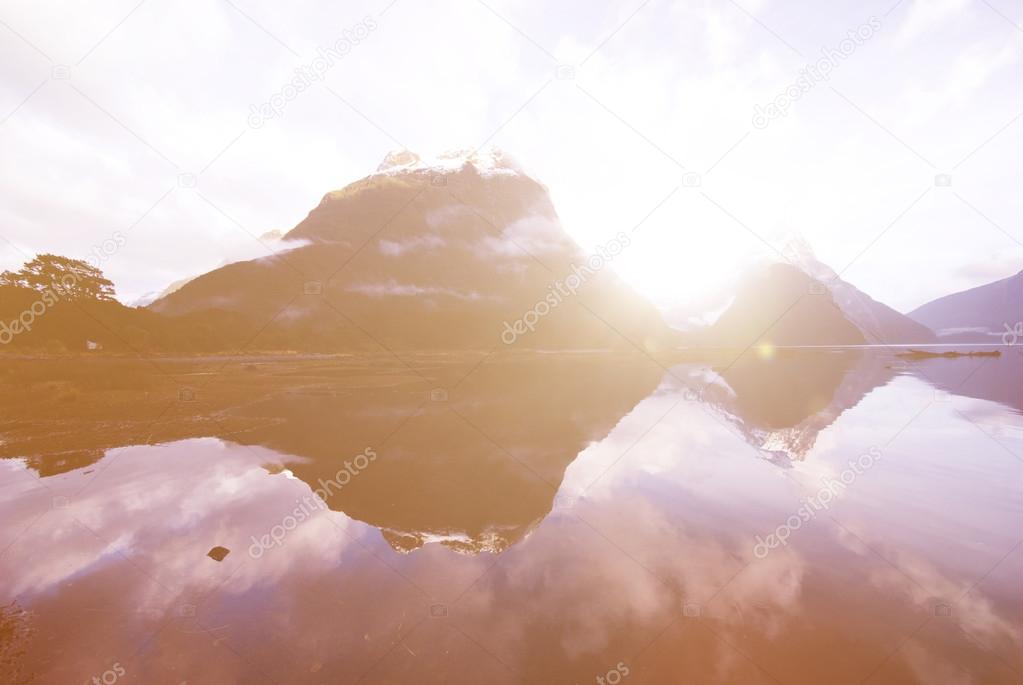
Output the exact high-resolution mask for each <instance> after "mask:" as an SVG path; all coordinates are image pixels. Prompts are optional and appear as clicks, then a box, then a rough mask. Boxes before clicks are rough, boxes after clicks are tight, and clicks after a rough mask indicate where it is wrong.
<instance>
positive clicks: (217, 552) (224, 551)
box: [206, 546, 231, 561]
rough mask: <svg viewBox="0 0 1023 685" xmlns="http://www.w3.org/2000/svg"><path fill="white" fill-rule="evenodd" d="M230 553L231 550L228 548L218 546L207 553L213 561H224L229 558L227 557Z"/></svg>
mask: <svg viewBox="0 0 1023 685" xmlns="http://www.w3.org/2000/svg"><path fill="white" fill-rule="evenodd" d="M230 553H231V550H229V549H228V548H227V547H220V546H217V547H214V548H213V549H211V550H210V551H209V552H207V553H206V556H208V557H209V558H210V559H213V560H214V561H223V560H224V558H225V557H227V555H228V554H230Z"/></svg>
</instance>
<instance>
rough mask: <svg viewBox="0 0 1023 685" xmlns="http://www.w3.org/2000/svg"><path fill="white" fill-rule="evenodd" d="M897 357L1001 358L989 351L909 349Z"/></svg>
mask: <svg viewBox="0 0 1023 685" xmlns="http://www.w3.org/2000/svg"><path fill="white" fill-rule="evenodd" d="M897 356H899V357H905V358H907V359H938V358H941V359H956V358H958V357H1001V356H1002V353H1001V351H1000V350H990V351H976V352H959V351H957V350H948V351H946V352H929V351H927V350H914V349H912V348H910V350H909V351H908V352H899V354H898V355H897Z"/></svg>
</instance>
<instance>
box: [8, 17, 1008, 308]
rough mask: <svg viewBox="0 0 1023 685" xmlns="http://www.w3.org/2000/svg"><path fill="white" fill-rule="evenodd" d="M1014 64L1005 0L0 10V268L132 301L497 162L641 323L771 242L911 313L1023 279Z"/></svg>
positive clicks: (737, 268)
mask: <svg viewBox="0 0 1023 685" xmlns="http://www.w3.org/2000/svg"><path fill="white" fill-rule="evenodd" d="M330 48H333V50H334V52H333V54H330V53H327V52H326V51H327V50H328V49H330ZM1021 58H1023V6H1021V5H1020V4H1019V3H1018V2H1013V1H1012V0H927V1H924V0H901V1H899V0H886V1H885V2H869V1H866V2H861V1H855V2H854V1H849V2H826V3H824V2H819V1H812V0H786V1H783V0H738V1H737V2H732V1H731V0H677V1H671V0H647V1H643V0H632V1H629V2H618V3H614V2H605V1H603V0H565V1H563V2H557V3H540V2H526V1H525V0H486V2H482V1H480V0H435V1H432V2H429V3H425V2H416V1H415V0H365V1H363V0H356V1H354V2H344V3H338V2H326V1H313V0H297V1H294V2H288V3H279V2H270V1H269V0H194V1H192V2H188V3H180V2H170V0H142V1H141V2H139V1H138V0H125V1H120V0H117V1H107V0H94V1H92V2H89V3H68V2H65V3H56V2H47V1H45V0H0V151H2V152H0V268H15V267H17V266H19V265H20V264H21V263H22V262H24V261H26V260H27V259H28V258H30V257H31V256H33V255H34V254H36V253H40V252H55V253H59V254H64V255H67V256H72V257H79V258H88V257H90V256H92V257H93V261H96V262H98V263H99V264H100V266H101V268H102V269H103V270H104V272H105V273H106V274H107V275H108V276H109V277H110V278H111V279H112V280H113V281H114V282H115V284H116V286H117V290H118V294H119V297H120V298H121V299H122V301H127V302H130V301H132V300H134V299H135V298H137V297H139V296H142V295H144V294H146V293H149V292H153V291H159V290H162V289H163V288H164V287H165V286H167V285H168V284H169V283H171V282H173V281H176V280H179V279H181V278H185V277H190V276H194V275H197V274H199V273H203V272H205V271H208V270H210V269H212V268H216V267H217V266H219V265H221V264H223V263H225V262H227V261H234V260H238V259H248V258H255V257H259V256H262V255H265V254H266V253H267V250H268V244H270V243H269V241H267V240H262V241H261V240H259V237H260V236H263V235H264V234H266V233H268V232H270V231H275V230H276V231H282V232H286V231H287V230H289V229H290V228H292V227H293V226H295V225H296V224H297V223H298V222H299V221H301V220H302V219H303V218H304V217H305V215H306V214H307V213H308V212H309V210H311V209H312V208H313V207H314V206H315V205H316V204H317V203H318V202H319V200H320V198H321V197H322V196H323V195H324V194H325V193H326V192H328V191H330V190H334V189H338V188H341V187H343V186H344V185H346V184H348V183H350V182H352V181H355V180H358V179H359V178H361V177H363V176H365V175H367V174H369V173H372V172H373V171H374V170H375V169H376V167H377V165H378V164H379V163H380V162H381V160H382V159H383V158H384V156H385V155H386V154H387V153H388V152H389V151H391V150H395V149H401V148H408V149H411V150H414V151H418V152H421V153H424V154H435V153H438V152H442V151H444V150H447V149H453V148H476V147H480V146H497V147H499V148H501V149H502V150H504V151H506V152H507V153H509V154H511V155H513V156H514V157H515V158H516V159H517V160H518V162H519V163H520V164H521V165H522V167H524V168H525V169H526V170H528V172H529V173H530V174H531V175H533V176H534V177H536V178H537V179H539V180H540V181H542V182H543V183H544V184H545V185H546V186H547V187H548V188H549V189H550V193H551V196H552V199H553V201H554V205H555V207H556V208H557V211H558V213H559V215H560V217H561V219H562V222H563V224H564V227H565V229H566V230H567V231H568V232H569V233H570V234H571V235H572V237H573V238H574V239H575V240H576V241H578V242H579V243H580V244H581V245H582V246H583V247H584V248H586V249H593V248H595V247H596V246H597V245H600V244H602V243H604V242H606V241H607V240H608V239H609V238H610V237H611V236H613V235H614V234H615V233H617V232H618V231H622V230H626V231H634V233H633V236H634V239H633V241H632V245H631V246H630V247H629V248H628V250H627V251H626V252H625V253H623V254H622V255H621V256H620V257H618V258H616V260H615V264H614V268H615V269H616V270H617V271H618V272H619V273H620V274H621V275H623V276H624V277H625V278H626V279H627V280H628V281H630V282H631V283H632V284H633V285H634V286H635V287H636V288H637V289H638V290H640V291H641V292H643V293H644V294H646V295H647V296H649V297H650V298H652V299H653V300H654V301H655V302H656V303H657V304H659V305H660V306H661V307H662V308H664V310H665V311H667V312H686V313H687V315H688V314H690V313H692V312H699V311H702V310H706V309H709V308H713V307H714V306H717V305H718V304H720V293H721V292H723V290H724V289H725V285H726V284H727V283H729V281H731V280H733V279H735V278H736V277H737V276H738V275H740V274H741V273H742V272H743V270H744V268H747V267H748V265H749V263H750V262H751V261H752V260H757V259H762V258H765V257H767V258H778V256H779V254H782V255H783V254H785V250H786V245H788V244H789V242H790V241H791V240H793V239H794V238H799V239H801V240H804V241H806V243H808V244H809V245H811V246H812V248H813V250H814V252H815V254H816V256H817V257H818V258H819V259H820V260H821V261H823V262H825V263H827V264H828V265H830V266H831V267H832V268H834V269H835V271H837V272H839V273H840V274H841V275H842V277H843V278H844V279H845V280H848V281H850V282H851V283H853V284H854V285H856V286H858V287H859V288H861V289H862V290H864V291H866V292H867V293H868V294H870V295H872V296H873V297H875V298H876V299H879V300H881V301H883V302H886V303H887V304H890V305H891V306H893V307H895V308H896V309H899V310H900V311H908V310H911V309H913V308H914V307H917V306H919V305H921V304H923V303H924V302H927V301H929V300H931V299H933V298H935V297H939V296H941V295H944V294H947V293H950V292H954V291H958V290H962V289H965V288H969V287H973V286H976V285H980V284H983V283H986V282H989V281H992V280H995V279H998V278H1003V277H1006V276H1009V275H1012V274H1014V273H1016V272H1017V271H1019V270H1020V269H1023V226H1021V223H1023V222H1021V217H1023V194H1021V193H1020V192H1019V190H1018V185H1019V179H1020V173H1019V172H1020V164H1021V161H1020V160H1021V159H1023V154H1021V153H1023V88H1021V87H1020V86H1021V85H1023V62H1021ZM312 69H315V70H317V72H318V75H319V77H320V78H317V79H309V86H308V87H304V88H303V89H302V90H301V91H298V90H291V89H290V88H289V89H285V86H286V85H288V84H289V83H290V82H291V81H292V79H294V78H295V77H296V70H312ZM304 73H309V72H308V71H305V72H304ZM786 93H788V95H786ZM779 98H783V99H784V101H781V100H779ZM264 103H270V104H271V106H272V107H273V109H268V108H267V107H266V106H264ZM270 247H272V244H270Z"/></svg>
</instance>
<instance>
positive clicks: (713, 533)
mask: <svg viewBox="0 0 1023 685" xmlns="http://www.w3.org/2000/svg"><path fill="white" fill-rule="evenodd" d="M1001 351H1002V354H1001V356H1000V357H962V358H933V359H930V358H925V359H920V358H911V357H906V356H903V355H902V354H901V353H900V351H899V350H897V349H819V350H773V349H760V350H748V351H745V352H744V353H742V354H740V355H737V356H732V355H724V354H722V355H719V356H717V357H714V358H697V357H696V356H690V357H686V356H685V355H684V354H679V355H678V356H677V357H676V358H671V359H661V358H659V359H657V360H654V359H653V358H651V357H649V356H647V355H646V354H642V353H639V352H637V353H636V354H634V355H627V354H617V355H611V354H604V353H586V352H579V353H574V354H549V355H525V354H509V353H501V354H497V355H483V354H480V355H475V356H472V357H471V358H470V357H459V356H454V355H433V356H429V355H411V354H410V355H401V354H398V355H396V356H395V357H390V356H386V355H381V356H379V357H373V358H367V357H301V358H300V357H295V358H289V357H287V356H281V357H264V358H249V359H247V358H228V357H224V358H207V359H199V360H196V359H185V358H182V359H154V360H130V359H92V360H77V361H76V360H46V359H5V360H4V361H2V362H0V383H2V385H3V390H4V392H3V394H2V395H3V399H2V400H0V404H2V405H3V409H4V412H3V415H2V417H0V457H2V459H0V515H2V517H3V521H4V525H3V526H2V531H0V604H2V605H3V615H2V617H0V680H2V681H3V682H4V683H22V682H24V683H83V682H93V681H92V680H91V679H92V678H97V679H98V680H97V681H96V682H108V683H110V682H113V681H115V680H125V681H129V682H139V683H146V684H162V683H167V684H169V685H182V684H184V683H187V684H188V685H198V684H203V683H243V682H244V683H261V682H266V683H324V684H325V683H367V684H369V683H413V682H414V683H419V684H421V683H566V684H567V683H600V684H602V685H603V683H608V684H610V685H618V683H630V684H631V683H637V684H638V683H658V684H660V683H744V684H745V683H783V684H799V683H821V682H827V683H862V682H868V683H984V684H989V683H1019V682H1023V584H1021V582H1020V578H1021V576H1023V546H1021V543H1023V414H1021V411H1023V387H1021V383H1020V380H1021V379H1023V355H1021V354H1020V352H1019V350H1018V348H1003V349H1002V350H1001Z"/></svg>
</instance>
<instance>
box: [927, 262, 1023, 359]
mask: <svg viewBox="0 0 1023 685" xmlns="http://www.w3.org/2000/svg"><path fill="white" fill-rule="evenodd" d="M909 317H910V318H912V319H913V320H915V321H918V322H920V323H921V324H924V325H925V326H930V327H931V328H932V329H934V330H935V331H937V332H938V333H939V334H940V335H942V336H955V337H957V338H960V339H965V338H970V339H975V340H977V341H981V342H998V341H999V340H1000V336H1001V335H1002V333H1004V332H1005V327H1006V326H1008V327H1009V328H1010V329H1011V328H1014V327H1015V325H1016V322H1018V321H1023V271H1020V272H1019V273H1018V274H1016V275H1014V276H1010V277H1008V278H1003V279H1002V280H1000V281H995V282H994V283H988V284H987V285H982V286H979V287H976V288H970V289H969V290H964V291H962V292H958V293H953V294H951V295H945V296H944V297H939V298H938V299H936V300H932V301H931V302H928V303H927V304H925V305H922V306H920V307H917V308H916V309H914V310H913V311H911V312H910V313H909Z"/></svg>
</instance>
